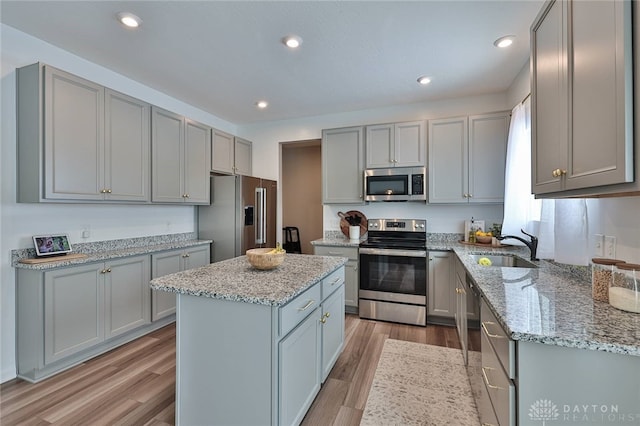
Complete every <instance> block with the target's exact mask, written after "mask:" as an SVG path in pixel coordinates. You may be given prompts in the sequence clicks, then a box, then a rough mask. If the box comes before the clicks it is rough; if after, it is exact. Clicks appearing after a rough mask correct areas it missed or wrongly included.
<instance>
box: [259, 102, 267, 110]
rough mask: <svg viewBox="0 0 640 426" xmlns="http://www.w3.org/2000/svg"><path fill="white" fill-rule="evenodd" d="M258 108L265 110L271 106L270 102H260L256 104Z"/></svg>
mask: <svg viewBox="0 0 640 426" xmlns="http://www.w3.org/2000/svg"><path fill="white" fill-rule="evenodd" d="M256 106H257V107H258V108H260V109H265V108H266V107H268V106H269V102H267V101H258V102H256Z"/></svg>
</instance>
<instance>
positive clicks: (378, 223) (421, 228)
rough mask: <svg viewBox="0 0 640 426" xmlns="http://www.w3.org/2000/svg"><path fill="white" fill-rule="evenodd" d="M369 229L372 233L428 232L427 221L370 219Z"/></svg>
mask: <svg viewBox="0 0 640 426" xmlns="http://www.w3.org/2000/svg"><path fill="white" fill-rule="evenodd" d="M368 229H369V230H371V231H390V232H393V231H402V232H423V233H424V232H426V231H427V221H426V220H424V219H369V220H368Z"/></svg>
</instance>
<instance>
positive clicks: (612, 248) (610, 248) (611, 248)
mask: <svg viewBox="0 0 640 426" xmlns="http://www.w3.org/2000/svg"><path fill="white" fill-rule="evenodd" d="M604 255H605V256H606V257H608V258H610V259H613V258H615V257H616V237H612V236H609V235H605V236H604Z"/></svg>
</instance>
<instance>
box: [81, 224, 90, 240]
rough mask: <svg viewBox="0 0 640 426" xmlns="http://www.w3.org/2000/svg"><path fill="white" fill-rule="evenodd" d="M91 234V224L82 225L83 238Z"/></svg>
mask: <svg viewBox="0 0 640 426" xmlns="http://www.w3.org/2000/svg"><path fill="white" fill-rule="evenodd" d="M90 236H91V226H89V225H83V226H82V238H89V237H90Z"/></svg>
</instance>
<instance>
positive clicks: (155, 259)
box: [151, 250, 183, 321]
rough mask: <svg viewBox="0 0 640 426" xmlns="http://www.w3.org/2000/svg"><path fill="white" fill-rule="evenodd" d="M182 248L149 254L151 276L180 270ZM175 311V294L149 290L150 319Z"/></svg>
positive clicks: (156, 318) (160, 275)
mask: <svg viewBox="0 0 640 426" xmlns="http://www.w3.org/2000/svg"><path fill="white" fill-rule="evenodd" d="M182 255H183V251H182V250H174V251H169V252H166V253H158V254H152V255H151V278H158V277H162V276H164V275H169V274H173V273H175V272H180V271H181V270H182V264H183V261H182ZM175 313H176V294H175V293H171V292H168V291H161V290H152V291H151V320H152V321H157V320H159V319H160V318H164V317H166V316H169V315H172V314H175Z"/></svg>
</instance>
